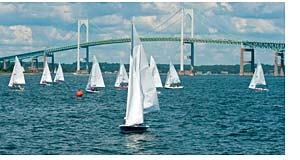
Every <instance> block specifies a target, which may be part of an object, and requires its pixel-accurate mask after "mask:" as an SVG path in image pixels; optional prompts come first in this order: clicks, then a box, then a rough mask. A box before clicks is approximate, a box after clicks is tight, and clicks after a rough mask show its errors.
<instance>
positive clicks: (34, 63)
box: [30, 57, 39, 73]
mask: <svg viewBox="0 0 300 160" xmlns="http://www.w3.org/2000/svg"><path fill="white" fill-rule="evenodd" d="M38 67H39V66H38V58H37V57H33V58H31V66H30V72H31V73H37V72H38Z"/></svg>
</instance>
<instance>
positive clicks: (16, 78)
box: [8, 56, 25, 87]
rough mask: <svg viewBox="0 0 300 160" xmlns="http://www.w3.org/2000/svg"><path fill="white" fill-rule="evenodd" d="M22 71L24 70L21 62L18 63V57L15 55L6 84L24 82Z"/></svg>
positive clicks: (11, 85) (10, 85)
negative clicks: (12, 67)
mask: <svg viewBox="0 0 300 160" xmlns="http://www.w3.org/2000/svg"><path fill="white" fill-rule="evenodd" d="M23 72H24V68H23V67H22V66H21V63H20V61H19V59H18V57H17V56H16V57H15V65H14V69H13V71H12V74H11V77H10V81H9V84H8V86H9V87H13V86H14V85H23V84H25V78H24V73H23Z"/></svg>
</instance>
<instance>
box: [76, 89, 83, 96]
mask: <svg viewBox="0 0 300 160" xmlns="http://www.w3.org/2000/svg"><path fill="white" fill-rule="evenodd" d="M82 96H83V91H82V90H81V89H79V90H77V91H76V97H82Z"/></svg>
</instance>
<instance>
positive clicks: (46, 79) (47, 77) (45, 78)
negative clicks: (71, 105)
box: [40, 59, 52, 85]
mask: <svg viewBox="0 0 300 160" xmlns="http://www.w3.org/2000/svg"><path fill="white" fill-rule="evenodd" d="M50 83H52V78H51V73H50V70H49V66H48V62H47V59H45V62H44V70H43V74H42V78H41V81H40V84H41V85H50Z"/></svg>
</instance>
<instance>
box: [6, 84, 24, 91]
mask: <svg viewBox="0 0 300 160" xmlns="http://www.w3.org/2000/svg"><path fill="white" fill-rule="evenodd" d="M9 88H10V89H11V90H14V91H24V89H25V88H24V87H23V86H21V85H16V86H12V87H9Z"/></svg>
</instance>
